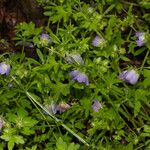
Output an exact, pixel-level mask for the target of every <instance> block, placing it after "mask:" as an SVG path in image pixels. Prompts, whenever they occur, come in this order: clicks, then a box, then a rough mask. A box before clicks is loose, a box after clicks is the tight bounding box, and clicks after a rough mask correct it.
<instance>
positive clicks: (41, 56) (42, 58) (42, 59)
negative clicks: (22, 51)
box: [36, 49, 44, 64]
mask: <svg viewBox="0 0 150 150" xmlns="http://www.w3.org/2000/svg"><path fill="white" fill-rule="evenodd" d="M36 52H37V54H38V56H39V58H40V60H41V62H42V64H44V56H43V54H42V52H41V51H40V50H39V49H36Z"/></svg>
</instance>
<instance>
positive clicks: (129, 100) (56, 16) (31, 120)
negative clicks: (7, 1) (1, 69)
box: [0, 0, 150, 150]
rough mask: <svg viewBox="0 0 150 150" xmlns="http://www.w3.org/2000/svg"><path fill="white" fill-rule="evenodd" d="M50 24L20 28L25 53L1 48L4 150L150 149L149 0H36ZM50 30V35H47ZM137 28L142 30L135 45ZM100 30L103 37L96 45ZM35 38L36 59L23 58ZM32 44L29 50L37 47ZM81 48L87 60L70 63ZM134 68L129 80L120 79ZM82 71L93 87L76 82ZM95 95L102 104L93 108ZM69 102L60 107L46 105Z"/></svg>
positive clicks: (19, 39)
mask: <svg viewBox="0 0 150 150" xmlns="http://www.w3.org/2000/svg"><path fill="white" fill-rule="evenodd" d="M37 1H38V2H39V4H40V5H41V6H42V7H43V8H44V15H45V16H48V23H47V25H46V26H43V27H40V28H39V27H36V26H35V25H34V23H32V22H30V23H21V24H18V25H17V26H16V37H15V39H14V41H15V42H16V45H22V53H15V54H10V53H4V54H2V55H0V61H1V62H5V63H6V64H9V65H10V66H11V71H10V74H9V75H8V76H5V75H0V95H1V96H0V100H1V101H0V104H1V109H0V114H1V118H0V123H1V124H2V125H1V126H2V127H1V136H0V150H3V149H8V150H12V149H19V150H23V149H24V150H83V149H89V150H132V149H135V150H148V149H149V148H150V126H149V124H150V119H149V115H150V104H149V99H150V93H149V90H150V89H149V88H150V61H149V60H150V56H149V51H150V38H149V37H150V34H149V26H150V14H149V9H150V2H148V1H145V0H140V1H139V0H134V1H132V2H129V1H125V0H94V1H88V0H37ZM43 32H44V33H46V34H48V35H49V36H50V39H48V40H45V39H43V38H42V37H41V34H42V33H43ZM137 32H144V33H145V41H144V44H143V45H142V46H137V43H136V40H137V37H136V36H135V34H136V33H137ZM95 36H99V37H100V38H101V39H102V41H101V42H100V43H99V45H98V46H97V45H93V44H92V42H93V39H94V38H95ZM26 43H32V44H33V45H34V48H33V49H34V50H35V52H36V54H37V57H35V58H34V57H33V58H31V57H26V56H25V51H26V50H27V49H30V48H29V47H28V46H27V44H26ZM33 49H32V50H33ZM71 54H79V55H80V56H81V57H82V59H83V61H84V63H82V64H81V63H79V62H78V61H76V60H72V62H68V61H67V60H66V57H67V56H70V55H71ZM130 69H133V70H136V71H137V72H138V74H139V79H138V81H137V83H136V84H133V85H132V84H130V83H128V82H125V81H123V80H121V79H119V78H118V75H119V73H120V72H122V71H124V70H130ZM73 70H79V71H80V72H82V73H84V74H85V75H86V76H87V77H88V80H89V85H88V84H87V85H86V84H85V83H84V82H83V83H79V81H78V80H77V81H74V82H73V81H72V79H71V77H70V75H69V73H70V72H71V71H73ZM94 99H97V100H98V101H99V102H100V103H101V105H102V108H100V109H99V111H98V112H95V111H94V110H93V109H92V103H93V100H94ZM60 102H65V103H66V104H68V105H70V108H69V109H66V110H65V111H64V112H62V113H56V114H55V113H52V112H51V111H48V109H46V108H45V106H46V105H50V106H51V105H52V103H54V104H55V103H60Z"/></svg>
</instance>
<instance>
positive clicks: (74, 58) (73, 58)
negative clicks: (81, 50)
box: [66, 54, 84, 65]
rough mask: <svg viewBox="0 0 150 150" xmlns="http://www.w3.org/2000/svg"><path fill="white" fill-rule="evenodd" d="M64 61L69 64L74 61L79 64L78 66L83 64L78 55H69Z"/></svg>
mask: <svg viewBox="0 0 150 150" xmlns="http://www.w3.org/2000/svg"><path fill="white" fill-rule="evenodd" d="M66 60H67V61H68V62H69V63H73V62H74V61H75V62H77V63H79V64H80V65H83V64H84V61H83V59H82V57H81V55H80V54H71V55H70V56H67V57H66Z"/></svg>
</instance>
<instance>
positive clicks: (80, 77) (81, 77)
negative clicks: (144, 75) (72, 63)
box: [69, 70, 89, 86]
mask: <svg viewBox="0 0 150 150" xmlns="http://www.w3.org/2000/svg"><path fill="white" fill-rule="evenodd" d="M69 75H70V76H71V77H72V80H73V81H75V80H77V81H78V82H79V83H85V84H86V85H87V86H88V85H89V79H88V77H87V76H86V75H85V74H84V73H81V72H80V71H78V70H74V71H71V72H70V74H69Z"/></svg>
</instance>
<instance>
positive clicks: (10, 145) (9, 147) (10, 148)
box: [8, 138, 15, 150]
mask: <svg viewBox="0 0 150 150" xmlns="http://www.w3.org/2000/svg"><path fill="white" fill-rule="evenodd" d="M14 146H15V139H13V138H12V139H11V140H10V141H9V142H8V150H12V149H13V148H14Z"/></svg>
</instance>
